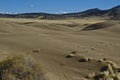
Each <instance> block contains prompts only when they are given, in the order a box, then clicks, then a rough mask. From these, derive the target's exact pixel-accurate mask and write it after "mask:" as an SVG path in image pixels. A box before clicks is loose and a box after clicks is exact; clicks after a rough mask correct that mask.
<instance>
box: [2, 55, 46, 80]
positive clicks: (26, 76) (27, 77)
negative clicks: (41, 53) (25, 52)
mask: <svg viewBox="0 0 120 80" xmlns="http://www.w3.org/2000/svg"><path fill="white" fill-rule="evenodd" d="M45 74H46V72H45V70H44V69H43V67H41V65H39V64H37V63H35V62H34V61H33V60H32V58H31V56H15V57H9V58H7V59H5V60H3V61H2V62H0V80H46V76H45Z"/></svg>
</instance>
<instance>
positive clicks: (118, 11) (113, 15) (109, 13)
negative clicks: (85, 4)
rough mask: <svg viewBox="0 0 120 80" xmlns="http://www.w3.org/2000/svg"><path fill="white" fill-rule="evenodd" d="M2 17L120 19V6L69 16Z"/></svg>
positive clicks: (20, 16) (68, 14)
mask: <svg viewBox="0 0 120 80" xmlns="http://www.w3.org/2000/svg"><path fill="white" fill-rule="evenodd" d="M0 17H7V18H39V19H67V18H85V17H104V18H109V19H120V5H119V6H116V7H113V8H111V9H108V10H100V9H98V8H94V9H89V10H86V11H83V12H77V13H67V14H48V13H21V14H2V13H0Z"/></svg>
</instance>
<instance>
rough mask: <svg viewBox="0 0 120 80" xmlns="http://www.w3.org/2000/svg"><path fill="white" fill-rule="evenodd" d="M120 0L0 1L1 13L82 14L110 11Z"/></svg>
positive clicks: (119, 3)
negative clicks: (99, 10)
mask: <svg viewBox="0 0 120 80" xmlns="http://www.w3.org/2000/svg"><path fill="white" fill-rule="evenodd" d="M117 5H120V0H0V12H6V13H7V12H8V13H23V12H24V13H25V12H46V13H66V12H80V11H84V10H87V9H91V8H100V9H109V8H112V7H114V6H117Z"/></svg>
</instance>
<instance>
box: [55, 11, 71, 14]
mask: <svg viewBox="0 0 120 80" xmlns="http://www.w3.org/2000/svg"><path fill="white" fill-rule="evenodd" d="M67 13H69V12H67V11H59V12H56V14H67Z"/></svg>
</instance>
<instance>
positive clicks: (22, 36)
mask: <svg viewBox="0 0 120 80" xmlns="http://www.w3.org/2000/svg"><path fill="white" fill-rule="evenodd" d="M99 26H100V27H99ZM95 27H99V29H96V28H95ZM88 28H90V29H88ZM119 34H120V21H105V20H92V19H84V20H32V19H4V18H3V19H2V18H1V19H0V56H1V59H3V58H5V57H7V56H10V55H15V54H22V53H23V54H24V53H28V52H32V51H33V50H35V49H38V48H39V49H40V52H39V53H32V55H33V57H34V58H35V60H36V61H37V62H38V63H41V64H42V65H43V66H44V67H45V68H46V69H47V71H48V77H49V78H50V80H80V78H82V77H84V76H86V75H88V74H89V73H93V72H98V71H100V69H101V67H102V66H103V65H102V63H101V64H100V63H98V62H96V61H95V62H93V63H89V62H86V63H80V62H79V61H78V60H79V59H78V58H79V56H85V57H91V58H94V59H96V60H99V59H103V58H107V59H110V60H113V61H114V62H116V63H118V64H120V59H119V57H120V35H119ZM72 51H76V52H77V53H76V56H77V57H74V58H66V57H65V56H66V55H68V54H70V53H71V52H72Z"/></svg>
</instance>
